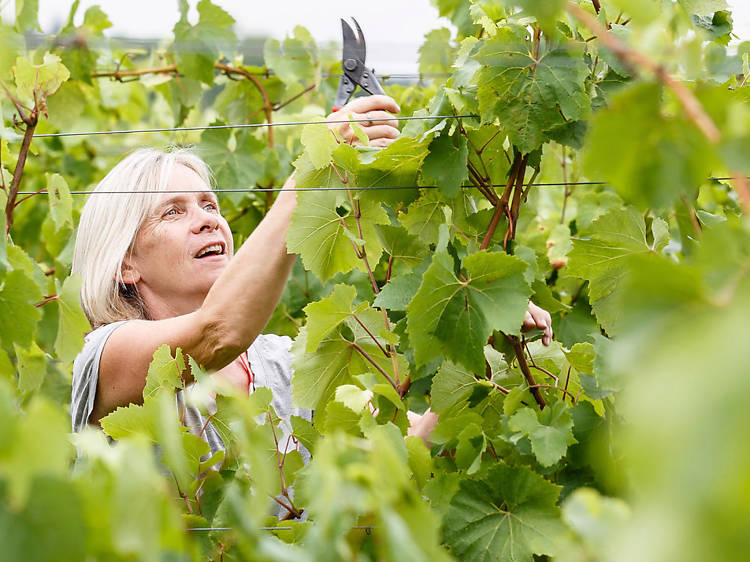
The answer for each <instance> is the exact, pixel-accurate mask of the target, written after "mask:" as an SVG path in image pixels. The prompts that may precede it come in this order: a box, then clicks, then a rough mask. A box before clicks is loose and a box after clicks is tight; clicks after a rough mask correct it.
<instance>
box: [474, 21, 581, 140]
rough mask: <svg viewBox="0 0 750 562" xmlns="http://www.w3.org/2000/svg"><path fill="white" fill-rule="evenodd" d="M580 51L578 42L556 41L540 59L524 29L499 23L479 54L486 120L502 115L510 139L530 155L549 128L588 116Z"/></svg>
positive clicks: (479, 79)
mask: <svg viewBox="0 0 750 562" xmlns="http://www.w3.org/2000/svg"><path fill="white" fill-rule="evenodd" d="M582 52H583V45H582V44H581V43H578V42H567V43H564V44H562V45H555V44H554V43H553V44H551V45H550V46H549V47H548V48H546V49H544V48H543V49H542V50H541V52H540V53H539V55H538V57H536V56H534V54H533V53H532V44H531V42H530V41H529V40H528V37H527V31H526V29H525V28H522V27H519V26H514V25H513V26H511V25H508V26H503V27H500V28H499V29H498V32H497V34H496V35H495V37H493V38H491V39H488V40H487V41H486V42H485V44H484V46H483V47H482V48H481V49H480V50H479V52H478V53H477V56H476V59H477V60H478V61H480V62H481V63H482V65H483V66H482V68H481V69H480V70H479V74H478V76H477V83H478V84H480V85H481V86H480V88H479V91H478V94H477V95H478V99H479V109H480V111H481V115H482V121H483V122H486V123H492V122H493V121H494V120H495V118H496V117H497V118H499V119H500V124H501V125H502V127H503V128H504V129H506V130H507V131H508V137H509V138H510V141H511V142H512V143H513V144H514V145H515V146H517V147H518V149H519V150H520V151H521V152H523V153H524V154H526V153H529V152H532V151H534V150H536V149H537V148H539V147H540V146H541V145H542V144H543V143H544V142H546V141H547V140H548V139H549V137H548V135H546V134H545V131H548V130H550V129H552V128H554V127H557V126H560V125H562V124H564V123H565V122H566V121H577V120H579V119H581V118H582V117H584V116H585V115H586V113H587V111H588V107H589V101H588V97H587V95H586V90H585V86H584V81H585V79H586V76H587V75H588V73H589V70H588V68H587V67H586V64H585V62H584V61H583V58H582V56H581V55H582Z"/></svg>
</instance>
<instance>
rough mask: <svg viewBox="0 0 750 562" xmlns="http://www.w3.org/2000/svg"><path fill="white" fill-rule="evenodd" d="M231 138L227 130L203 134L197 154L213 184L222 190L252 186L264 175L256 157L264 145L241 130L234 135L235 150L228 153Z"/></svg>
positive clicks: (261, 163) (260, 163)
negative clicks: (207, 170)
mask: <svg viewBox="0 0 750 562" xmlns="http://www.w3.org/2000/svg"><path fill="white" fill-rule="evenodd" d="M217 124H218V123H217ZM231 135H232V133H231V132H230V131H229V129H212V130H208V131H204V132H203V134H202V135H201V142H200V145H199V151H200V153H201V155H202V156H203V158H205V160H206V162H207V163H208V164H209V166H211V169H212V170H213V173H214V176H215V177H216V181H217V183H218V184H219V185H220V186H221V187H222V188H224V189H229V188H233V189H241V188H246V187H248V186H254V185H255V183H256V182H257V181H258V178H260V177H261V176H262V175H263V172H264V166H263V162H262V160H261V159H260V158H259V155H260V154H261V153H263V151H264V149H266V145H265V144H264V143H263V141H261V140H259V139H257V138H255V137H254V136H252V135H251V134H250V133H248V132H247V131H242V132H240V133H237V135H236V141H237V142H236V148H235V149H234V150H230V148H229V141H230V137H231Z"/></svg>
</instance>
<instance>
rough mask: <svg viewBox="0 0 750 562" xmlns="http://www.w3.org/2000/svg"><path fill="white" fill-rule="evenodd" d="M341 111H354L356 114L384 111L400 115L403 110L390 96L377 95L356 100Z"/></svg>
mask: <svg viewBox="0 0 750 562" xmlns="http://www.w3.org/2000/svg"><path fill="white" fill-rule="evenodd" d="M341 111H352V112H354V113H367V112H368V111H382V112H386V111H387V112H389V113H398V112H399V111H401V108H400V107H399V106H398V104H397V103H396V100H394V99H393V98H392V97H390V96H383V95H375V96H362V97H359V98H354V99H353V100H352V101H350V102H349V103H347V104H346V105H345V106H344V107H342V108H341Z"/></svg>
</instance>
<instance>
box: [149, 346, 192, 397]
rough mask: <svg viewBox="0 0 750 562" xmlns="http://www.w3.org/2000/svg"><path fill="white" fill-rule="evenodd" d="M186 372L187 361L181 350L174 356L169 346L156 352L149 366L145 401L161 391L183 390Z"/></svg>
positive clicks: (161, 347)
mask: <svg viewBox="0 0 750 562" xmlns="http://www.w3.org/2000/svg"><path fill="white" fill-rule="evenodd" d="M183 372H185V360H184V358H183V355H182V352H181V351H180V348H177V350H176V351H175V354H174V356H173V355H172V351H171V350H170V348H169V346H168V345H167V344H164V345H162V346H160V347H159V348H157V350H156V351H154V358H153V359H152V360H151V363H150V364H149V366H148V374H147V375H146V386H145V387H144V388H143V398H144V400H145V399H146V398H148V397H150V396H154V395H156V394H157V393H158V392H159V391H160V390H166V391H167V392H174V390H175V389H176V388H183V387H184V386H185V385H184V382H183V380H182V373H183Z"/></svg>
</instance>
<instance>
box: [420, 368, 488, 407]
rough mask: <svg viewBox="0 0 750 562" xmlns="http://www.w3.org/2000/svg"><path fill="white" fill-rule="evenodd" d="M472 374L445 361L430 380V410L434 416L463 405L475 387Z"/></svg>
mask: <svg viewBox="0 0 750 562" xmlns="http://www.w3.org/2000/svg"><path fill="white" fill-rule="evenodd" d="M476 384H477V380H476V379H475V378H474V374H473V373H470V372H468V371H467V370H466V369H464V368H462V367H461V366H459V365H456V364H455V363H452V362H450V361H445V362H444V363H443V365H442V366H441V367H440V370H439V371H438V372H437V374H436V375H435V377H434V378H433V379H432V390H431V391H430V396H431V398H432V400H431V404H430V406H431V408H432V411H433V412H435V413H436V414H443V413H444V412H447V411H449V410H450V409H452V408H454V407H456V406H457V405H461V404H463V403H465V402H466V401H467V400H468V399H469V397H470V396H471V393H472V391H473V389H474V386H476Z"/></svg>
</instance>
